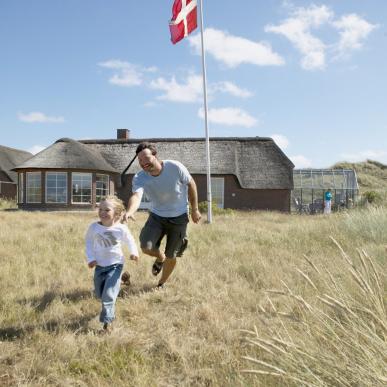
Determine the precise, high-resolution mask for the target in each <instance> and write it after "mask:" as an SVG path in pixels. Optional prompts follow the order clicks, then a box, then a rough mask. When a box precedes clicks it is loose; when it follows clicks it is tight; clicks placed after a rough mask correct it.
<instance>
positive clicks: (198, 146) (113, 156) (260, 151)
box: [81, 137, 294, 189]
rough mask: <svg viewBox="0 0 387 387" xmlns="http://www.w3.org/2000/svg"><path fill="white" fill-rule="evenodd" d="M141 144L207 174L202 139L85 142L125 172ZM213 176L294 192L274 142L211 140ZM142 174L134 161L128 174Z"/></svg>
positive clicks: (289, 170) (262, 139)
mask: <svg viewBox="0 0 387 387" xmlns="http://www.w3.org/2000/svg"><path fill="white" fill-rule="evenodd" d="M142 141H148V142H152V143H154V144H156V147H157V150H158V157H159V158H160V159H165V160H167V159H172V160H179V161H181V162H182V163H183V164H184V165H185V166H186V167H187V168H188V170H189V171H190V173H191V174H205V173H206V152H205V141H204V139H203V138H150V139H149V138H148V139H129V140H83V141H81V142H82V143H83V144H87V146H89V147H91V148H94V149H95V150H98V151H99V152H100V153H101V154H102V156H103V157H104V158H105V159H106V160H107V161H108V162H109V163H110V164H111V165H113V166H114V168H115V169H116V170H118V171H120V172H122V171H123V170H124V169H125V168H126V166H127V165H128V163H129V161H130V160H131V159H132V158H133V156H134V155H135V150H136V147H137V145H138V144H139V143H140V142H142ZM210 157H211V175H216V174H232V175H235V176H236V177H237V178H238V181H239V183H240V185H241V186H242V188H251V189H292V188H293V177H292V176H293V175H292V170H293V168H294V165H293V163H292V162H291V161H290V160H289V159H288V158H287V157H286V155H285V154H284V153H283V152H282V151H281V149H280V148H279V147H278V146H277V145H276V144H275V142H274V141H273V140H272V139H271V138H267V137H219V138H211V139H210ZM139 170H140V167H139V165H138V162H137V161H135V162H134V164H133V165H132V166H131V168H130V170H129V171H128V173H130V174H132V173H136V172H138V171H139Z"/></svg>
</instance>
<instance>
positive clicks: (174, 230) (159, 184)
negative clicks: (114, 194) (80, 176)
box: [126, 142, 201, 287]
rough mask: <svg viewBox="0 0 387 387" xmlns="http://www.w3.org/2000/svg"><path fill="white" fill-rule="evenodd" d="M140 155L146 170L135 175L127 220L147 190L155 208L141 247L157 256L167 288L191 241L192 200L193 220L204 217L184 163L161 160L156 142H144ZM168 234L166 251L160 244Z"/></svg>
mask: <svg viewBox="0 0 387 387" xmlns="http://www.w3.org/2000/svg"><path fill="white" fill-rule="evenodd" d="M136 154H137V157H138V161H139V164H140V166H141V168H142V169H143V170H142V171H140V172H138V173H137V174H136V175H135V176H134V178H133V182H132V191H133V194H132V196H131V197H130V198H129V202H128V209H127V212H126V219H128V218H132V219H133V215H134V213H135V212H136V211H137V210H138V208H139V206H140V203H141V198H142V195H143V194H144V193H145V194H146V196H147V197H148V198H149V200H150V201H151V209H150V214H149V217H148V220H147V222H146V223H145V226H144V227H143V229H142V230H141V233H140V244H141V250H142V251H143V253H144V254H147V255H150V256H151V257H155V258H156V260H155V262H154V263H153V266H152V273H153V275H154V276H157V275H158V274H159V273H160V271H162V273H161V278H160V280H159V282H158V285H157V287H163V285H164V284H165V282H166V281H167V280H168V278H169V276H170V275H171V274H172V272H173V270H174V268H175V265H176V256H181V254H182V252H183V251H184V249H185V247H186V244H187V239H186V231H187V224H188V222H189V217H188V201H189V203H190V204H191V217H192V221H193V222H194V223H198V222H199V220H200V219H201V214H200V212H199V208H198V195H197V189H196V184H195V182H194V180H193V178H192V176H191V175H190V174H189V172H188V170H187V168H186V167H185V166H184V165H183V164H181V163H180V162H178V161H175V160H159V159H158V158H157V156H156V155H157V151H156V147H155V146H154V145H153V144H150V143H146V142H144V143H141V144H140V145H139V146H138V147H137V149H136ZM165 235H166V236H167V242H166V247H165V251H164V252H162V251H161V250H160V244H161V240H162V239H163V237H164V236H165Z"/></svg>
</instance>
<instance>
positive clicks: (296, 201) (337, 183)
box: [291, 169, 359, 214]
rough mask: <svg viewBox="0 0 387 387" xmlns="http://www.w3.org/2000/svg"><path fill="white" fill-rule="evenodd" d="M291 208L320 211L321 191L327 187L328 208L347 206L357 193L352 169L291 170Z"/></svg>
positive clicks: (322, 204)
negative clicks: (328, 192)
mask: <svg viewBox="0 0 387 387" xmlns="http://www.w3.org/2000/svg"><path fill="white" fill-rule="evenodd" d="M293 182H294V188H293V191H292V205H291V207H292V211H295V212H299V213H308V214H315V213H322V212H323V211H324V194H325V192H326V191H328V190H331V193H332V210H333V211H338V210H340V209H343V208H351V207H353V206H354V205H355V204H356V201H357V198H358V195H359V186H358V183H357V177H356V172H355V171H354V170H352V169H294V170H293Z"/></svg>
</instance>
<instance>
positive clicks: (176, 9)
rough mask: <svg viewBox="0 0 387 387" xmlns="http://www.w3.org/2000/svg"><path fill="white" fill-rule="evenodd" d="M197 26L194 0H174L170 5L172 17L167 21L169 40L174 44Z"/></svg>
mask: <svg viewBox="0 0 387 387" xmlns="http://www.w3.org/2000/svg"><path fill="white" fill-rule="evenodd" d="M196 27H197V3H196V0H175V1H174V3H173V6H172V19H171V21H170V22H169V29H170V31H171V41H172V43H173V44H176V43H177V42H179V41H180V40H181V39H183V38H185V37H186V36H187V35H188V34H190V33H191V32H192V31H193V30H194V29H195V28H196Z"/></svg>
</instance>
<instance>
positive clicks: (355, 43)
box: [332, 14, 378, 57]
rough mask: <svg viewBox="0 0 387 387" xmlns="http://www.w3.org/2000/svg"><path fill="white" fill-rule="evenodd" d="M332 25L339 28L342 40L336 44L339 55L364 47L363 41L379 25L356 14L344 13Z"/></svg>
mask: <svg viewBox="0 0 387 387" xmlns="http://www.w3.org/2000/svg"><path fill="white" fill-rule="evenodd" d="M332 25H333V26H334V27H335V28H337V29H338V30H339V33H340V40H339V42H338V43H337V44H336V47H335V49H336V51H337V52H338V56H339V57H340V56H343V55H346V54H347V53H348V52H350V51H352V50H359V49H361V48H362V47H363V41H364V40H365V39H366V38H367V37H368V35H369V34H370V33H371V32H372V31H373V30H374V29H375V28H377V27H378V26H377V25H373V24H370V23H368V22H367V21H366V20H364V19H362V18H361V17H359V16H358V15H356V14H350V15H344V16H343V17H342V18H341V19H339V20H338V21H335V22H333V23H332Z"/></svg>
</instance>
